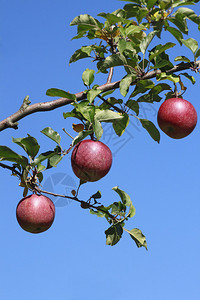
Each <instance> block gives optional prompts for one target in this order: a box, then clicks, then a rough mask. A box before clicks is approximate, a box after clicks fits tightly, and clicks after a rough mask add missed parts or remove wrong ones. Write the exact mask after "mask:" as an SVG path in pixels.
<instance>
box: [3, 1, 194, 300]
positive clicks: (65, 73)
mask: <svg viewBox="0 0 200 300" xmlns="http://www.w3.org/2000/svg"><path fill="white" fill-rule="evenodd" d="M124 4H125V2H119V1H106V0H102V1H100V2H98V4H96V3H94V2H93V1H91V0H88V1H85V2H82V1H80V0H74V1H73V2H71V1H64V0H57V1H47V0H42V1H33V0H28V1H25V0H18V1H15V0H10V1H6V0H1V3H0V10H1V13H0V14H1V18H0V65H1V71H0V79H1V80H0V82H1V83H0V99H1V110H0V119H1V120H2V119H3V118H5V117H7V116H8V115H10V114H11V113H14V112H15V111H16V110H17V109H18V108H19V106H20V105H21V103H22V100H23V98H24V97H25V96H26V95H30V99H31V101H32V103H36V102H38V101H48V100H51V98H49V97H47V96H45V92H46V90H47V89H48V88H51V87H57V88H61V89H64V90H66V91H70V92H72V93H75V92H78V91H81V90H84V86H83V84H82V82H81V74H82V72H83V71H84V69H85V68H87V67H90V68H91V67H92V65H91V64H90V62H89V61H88V64H87V61H85V62H78V63H75V64H72V65H71V66H70V67H69V65H68V61H69V58H70V56H71V55H72V54H73V52H74V51H75V50H76V49H77V48H79V47H80V46H81V40H76V41H71V38H72V37H73V35H75V28H72V27H70V26H69V23H70V21H71V20H72V19H73V18H74V17H75V16H77V15H79V14H82V13H89V14H92V15H93V16H96V14H97V13H99V12H102V11H104V12H111V11H113V10H115V9H117V8H119V7H122V6H123V5H124ZM196 12H197V13H198V14H199V13H200V5H199V4H198V5H197V6H196ZM191 36H193V37H195V38H196V39H197V40H200V33H199V32H197V31H195V27H192V35H191ZM171 40H172V39H171ZM161 42H162V41H161ZM163 42H164V41H163ZM177 49H178V50H174V49H173V50H172V51H171V52H170V53H172V55H175V56H176V55H179V54H180V55H181V54H183V55H184V54H185V55H186V54H187V55H190V53H189V52H188V51H186V52H184V50H180V49H179V48H177ZM184 49H185V48H184ZM179 51H180V53H179ZM181 51H183V52H181ZM192 75H193V74H192ZM194 76H195V75H194ZM115 79H116V80H117V79H120V73H119V71H118V72H116V73H115V77H114V80H115ZM196 80H197V84H196V85H195V86H192V85H191V84H188V85H187V86H188V90H187V91H186V93H185V95H184V97H185V99H187V100H189V101H191V102H192V103H193V105H194V106H195V108H196V110H197V112H198V115H200V101H199V83H200V77H199V76H196ZM100 81H101V82H102V77H101V79H100ZM97 83H98V82H97ZM185 83H187V82H185ZM158 107H159V105H152V106H151V108H150V109H149V110H145V108H146V107H145V106H144V109H143V110H142V114H143V115H144V117H146V118H149V119H151V120H152V121H155V122H156V111H157V109H158ZM68 109H69V108H67V107H66V108H60V109H58V110H57V111H55V112H48V113H37V114H34V115H31V116H29V117H27V118H25V119H23V120H21V121H20V125H19V130H18V131H14V130H12V129H8V130H5V131H3V132H1V133H0V145H7V146H10V147H12V149H14V150H18V148H19V147H17V146H16V145H14V144H13V143H12V142H11V139H12V137H25V136H26V134H27V133H29V134H31V135H33V136H35V137H36V138H37V139H38V141H39V142H40V144H41V150H42V151H46V150H49V149H50V148H51V149H52V148H53V147H54V146H55V145H54V143H53V142H51V141H49V140H48V138H46V137H45V136H43V135H42V134H41V133H40V130H42V129H43V128H45V127H47V126H51V127H52V128H54V129H55V130H57V131H59V132H60V133H61V135H62V142H63V145H64V147H66V148H67V146H68V145H69V143H70V140H69V138H68V137H67V136H66V135H65V134H64V133H62V127H65V128H66V129H67V130H68V131H69V132H70V133H71V134H74V133H73V132H72V130H71V122H72V121H71V120H67V121H66V120H64V119H63V117H62V113H63V112H64V111H67V110H68ZM199 137H200V124H199V123H198V124H197V127H196V129H195V131H194V132H193V133H192V134H191V135H190V136H188V137H187V138H185V139H182V140H177V141H176V140H172V139H170V138H168V137H167V136H165V135H164V134H161V142H160V144H159V145H158V144H157V143H156V142H154V141H153V140H152V139H151V138H150V137H149V136H148V134H147V133H146V132H145V131H144V130H143V129H142V128H141V126H139V124H137V123H134V122H133V121H132V123H130V125H129V127H128V131H127V133H125V134H124V136H123V137H122V140H123V142H122V144H120V143H119V140H118V139H115V136H114V135H113V134H112V132H111V133H110V134H109V129H108V128H107V135H104V136H103V139H102V141H103V142H105V143H107V144H108V146H109V147H110V148H111V150H112V151H113V153H114V161H113V166H112V169H111V171H110V172H109V174H108V175H107V176H106V177H105V178H103V179H102V180H101V181H99V182H97V183H90V184H87V185H85V186H83V189H82V191H81V194H80V195H81V197H82V198H83V199H87V197H89V196H90V195H91V194H92V193H94V192H96V191H97V190H98V189H100V190H101V192H102V195H103V198H102V202H103V203H104V204H105V205H107V204H109V203H111V202H113V201H115V200H117V199H118V198H117V195H116V194H115V192H113V191H112V190H111V189H112V187H114V186H116V185H119V187H120V188H121V189H123V190H125V191H126V192H127V193H128V194H129V195H130V196H131V198H132V200H133V203H134V205H135V207H136V216H135V217H134V218H133V219H132V220H130V221H129V224H127V228H128V229H132V228H134V227H138V228H140V229H141V230H142V231H143V233H144V234H145V235H146V237H147V242H148V249H149V251H148V252H147V251H146V250H145V249H143V248H142V249H138V248H137V247H136V246H135V244H134V243H133V241H132V240H131V239H130V238H129V236H128V235H125V234H124V237H123V239H122V240H121V241H120V242H119V244H117V245H116V246H114V247H110V246H106V245H105V234H104V231H105V230H106V229H107V227H108V226H107V225H108V224H107V223H106V221H104V220H103V219H98V218H97V217H96V216H92V215H90V214H89V211H87V210H82V209H80V208H79V205H78V203H63V202H60V200H59V199H57V203H56V206H57V210H56V218H55V222H54V224H53V226H52V228H51V229H50V230H48V231H47V232H45V233H42V234H38V235H31V234H29V233H26V232H25V231H23V230H22V229H21V228H20V227H19V226H18V223H17V221H16V217H15V210H16V205H17V203H18V202H19V200H20V199H21V198H22V189H21V188H20V187H18V181H17V179H16V178H15V177H11V176H10V173H9V172H8V171H7V170H3V169H1V170H0V186H1V214H0V215H1V217H0V228H1V247H0V278H1V288H0V299H2V300H13V299H20V300H27V299H28V300H33V299H34V300H35V299H37V300H43V299H48V300H55V299H58V300H90V299H91V300H100V299H105V300H108V299H115V300H122V299H126V300H132V299H138V300H146V299H148V300H169V299H170V300H179V299H181V300H188V299H191V300H193V299H198V297H199V294H200V288H199V278H200V271H199V270H200V255H199V248H200V234H199V232H200V218H199V215H200V192H199V169H200V161H199V151H200V138H199ZM12 144H13V145H12ZM19 151H20V149H19ZM21 153H22V152H21ZM46 173H47V174H46V178H45V180H44V184H45V185H46V187H47V188H48V187H49V189H50V188H51V186H50V183H49V182H50V181H51V180H53V178H55V177H56V178H58V177H59V176H61V177H62V176H63V179H65V180H66V181H65V183H64V185H61V184H56V183H55V181H51V183H52V185H53V188H54V189H55V191H56V192H58V193H65V192H66V189H67V188H68V189H69V190H70V189H71V186H77V184H78V180H77V178H75V176H74V175H73V173H72V171H71V166H70V160H69V158H65V160H63V163H61V164H60V165H59V166H58V167H57V168H56V169H53V170H52V169H51V170H49V172H46ZM63 174H64V175H63ZM66 182H67V183H66Z"/></svg>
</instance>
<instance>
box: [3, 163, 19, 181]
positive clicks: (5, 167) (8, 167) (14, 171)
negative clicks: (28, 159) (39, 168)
mask: <svg viewBox="0 0 200 300" xmlns="http://www.w3.org/2000/svg"><path fill="white" fill-rule="evenodd" d="M0 167H2V168H4V169H8V170H10V171H12V172H13V173H15V174H16V175H18V176H20V177H21V176H22V174H21V173H20V172H19V171H17V170H16V168H15V167H11V166H8V165H5V164H3V163H1V162H0Z"/></svg>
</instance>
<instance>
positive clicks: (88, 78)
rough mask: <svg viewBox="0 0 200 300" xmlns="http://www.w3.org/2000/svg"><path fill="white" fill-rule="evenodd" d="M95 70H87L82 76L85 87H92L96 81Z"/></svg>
mask: <svg viewBox="0 0 200 300" xmlns="http://www.w3.org/2000/svg"><path fill="white" fill-rule="evenodd" d="M94 73H95V71H94V70H90V69H86V70H85V71H84V72H83V74H82V80H83V83H84V85H86V86H90V85H91V84H92V83H93V81H94Z"/></svg>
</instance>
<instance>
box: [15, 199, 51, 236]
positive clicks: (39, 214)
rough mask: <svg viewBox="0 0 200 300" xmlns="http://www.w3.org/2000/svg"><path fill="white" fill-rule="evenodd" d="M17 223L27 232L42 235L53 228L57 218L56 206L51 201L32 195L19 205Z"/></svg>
mask: <svg viewBox="0 0 200 300" xmlns="http://www.w3.org/2000/svg"><path fill="white" fill-rule="evenodd" d="M16 215H17V221H18V223H19V225H20V226H21V227H22V228H23V229H24V230H26V231H28V232H31V233H40V232H43V231H46V230H47V229H49V227H51V225H52V223H53V220H54V217H55V206H54V204H53V202H52V201H51V199H49V198H48V197H46V196H43V195H36V194H32V195H30V196H27V197H25V198H23V199H22V200H21V201H20V202H19V203H18V205H17V210H16Z"/></svg>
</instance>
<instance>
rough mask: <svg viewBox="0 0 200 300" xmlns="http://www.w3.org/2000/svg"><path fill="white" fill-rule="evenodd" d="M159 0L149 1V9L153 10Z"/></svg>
mask: <svg viewBox="0 0 200 300" xmlns="http://www.w3.org/2000/svg"><path fill="white" fill-rule="evenodd" d="M156 2H157V0H148V1H147V8H148V9H151V8H152V7H153V6H154V5H155V4H156Z"/></svg>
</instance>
